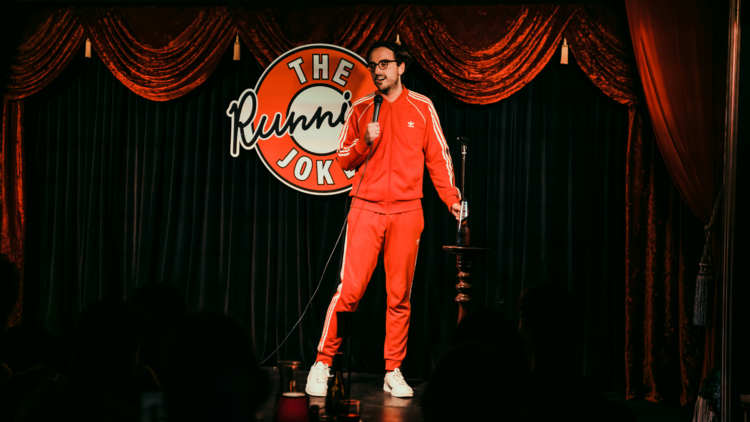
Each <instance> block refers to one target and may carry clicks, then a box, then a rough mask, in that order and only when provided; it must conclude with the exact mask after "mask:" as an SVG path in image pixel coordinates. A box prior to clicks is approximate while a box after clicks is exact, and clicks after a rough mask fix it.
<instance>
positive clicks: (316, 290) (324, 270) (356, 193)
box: [259, 139, 375, 366]
mask: <svg viewBox="0 0 750 422" xmlns="http://www.w3.org/2000/svg"><path fill="white" fill-rule="evenodd" d="M363 141H364V139H363ZM365 143H366V142H365ZM352 148H353V147H352ZM374 149H375V140H374V139H373V141H372V145H371V146H370V152H369V153H368V154H367V159H366V160H365V168H364V169H362V177H360V178H359V185H358V186H357V191H356V192H355V193H354V197H353V198H352V204H354V201H355V200H356V199H357V195H359V189H360V188H361V187H362V180H364V178H365V173H366V172H367V164H368V163H369V162H370V157H371V156H372V150H374ZM351 212H352V206H351V205H350V206H349V211H347V212H346V217H344V225H343V226H342V227H341V231H340V232H339V237H338V238H336V244H335V245H333V250H332V251H331V255H330V256H329V257H328V261H326V265H325V267H323V274H321V275H320V280H319V281H318V285H317V287H315V291H314V292H313V294H312V296H310V300H309V301H308V302H307V305H306V306H305V309H304V310H303V311H302V315H300V317H299V319H298V320H297V322H296V323H295V324H294V327H292V329H291V330H289V332H288V333H287V335H286V337H284V340H282V341H281V343H280V344H279V345H278V346H277V347H276V349H275V350H274V351H273V352H271V354H270V355H268V356H266V358H265V359H263V360H262V361H261V362H260V364H259V366H260V365H263V364H264V363H266V361H267V360H268V359H270V358H271V356H273V355H274V354H276V352H278V351H279V349H280V348H281V346H283V345H284V343H286V340H287V339H288V338H289V336H290V335H292V333H293V332H294V329H295V328H297V326H298V325H299V323H300V322H301V321H302V318H304V316H305V314H306V313H307V309H308V308H309V307H310V304H311V303H312V301H313V299H314V298H315V295H316V294H317V293H318V289H320V285H321V284H323V277H324V276H325V275H326V270H327V269H328V264H329V263H330V262H331V258H333V254H334V253H335V252H336V248H337V247H338V245H339V241H340V240H341V235H342V234H343V233H344V230H345V229H346V223H347V221H348V220H349V213H351ZM265 349H266V347H265V344H264V345H263V350H265ZM262 355H263V353H262V352H261V356H262Z"/></svg>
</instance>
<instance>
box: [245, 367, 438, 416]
mask: <svg viewBox="0 0 750 422" xmlns="http://www.w3.org/2000/svg"><path fill="white" fill-rule="evenodd" d="M264 369H265V370H267V371H269V375H270V376H271V392H272V394H271V397H269V398H268V401H267V402H266V403H265V404H264V405H263V407H262V408H261V409H260V411H259V412H258V413H259V414H258V418H257V419H256V421H257V422H260V421H261V420H262V421H263V422H271V421H273V406H274V404H275V392H276V391H277V390H278V388H279V375H278V371H276V370H271V369H270V368H264ZM307 373H308V371H300V372H299V376H298V378H297V382H298V383H299V384H298V385H299V387H300V390H301V391H304V390H305V384H306V381H307ZM384 376H385V374H383V375H376V374H357V373H352V392H351V398H352V399H356V400H359V401H360V406H361V410H360V412H361V420H362V422H370V421H372V422H376V421H377V422H380V421H382V422H386V421H387V422H402V421H403V422H407V421H409V422H411V421H415V422H417V421H421V420H422V414H421V412H420V410H419V400H420V398H421V397H422V392H423V391H424V386H425V385H426V384H425V383H424V382H423V381H422V380H419V379H409V378H406V382H408V383H409V385H410V386H411V387H412V388H413V389H414V397H413V398H411V399H399V398H396V397H391V395H390V394H389V393H386V392H385V391H383V377H384ZM344 381H346V373H344ZM314 404H317V405H318V406H320V407H321V408H322V407H324V406H325V397H310V405H314ZM261 418H262V419H261Z"/></svg>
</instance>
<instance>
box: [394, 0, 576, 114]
mask: <svg viewBox="0 0 750 422" xmlns="http://www.w3.org/2000/svg"><path fill="white" fill-rule="evenodd" d="M575 10H576V8H575V6H571V5H531V6H500V5H496V6H411V7H410V9H409V13H408V14H407V16H406V17H405V18H404V22H403V23H402V25H401V30H400V33H401V36H402V39H403V41H404V42H405V43H406V45H408V46H409V47H410V49H411V53H412V55H413V56H414V58H415V59H416V61H417V62H419V64H420V65H422V67H423V68H424V69H426V70H427V71H428V72H429V73H430V75H431V76H432V77H433V78H434V79H435V80H436V81H438V82H439V83H440V84H441V85H442V86H444V87H445V88H446V89H448V91H450V92H451V94H453V95H454V96H455V97H456V98H458V99H459V100H461V101H464V102H467V103H471V104H490V103H494V102H497V101H500V100H502V99H503V98H507V97H509V96H510V95H512V94H513V93H515V92H516V91H518V90H519V89H521V88H523V87H524V86H525V85H526V84H527V83H529V81H531V80H532V79H534V78H535V77H536V75H537V74H538V73H539V72H541V70H542V69H543V68H544V66H545V65H546V64H547V62H548V61H549V59H550V57H552V55H553V54H554V53H555V50H556V48H557V46H558V45H559V43H560V41H561V40H562V31H563V30H564V29H565V26H566V25H567V24H568V20H570V18H571V17H572V16H573V14H574V13H575Z"/></svg>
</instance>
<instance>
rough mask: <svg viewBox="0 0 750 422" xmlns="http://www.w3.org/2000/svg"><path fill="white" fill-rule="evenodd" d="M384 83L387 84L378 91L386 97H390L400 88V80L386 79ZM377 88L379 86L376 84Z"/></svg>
mask: <svg viewBox="0 0 750 422" xmlns="http://www.w3.org/2000/svg"><path fill="white" fill-rule="evenodd" d="M383 82H385V84H383V85H382V88H381V87H378V90H379V91H380V92H381V93H382V94H384V95H388V94H390V93H391V92H393V91H394V90H395V89H396V88H398V79H389V78H387V77H386V78H385V80H384V81H383ZM375 86H378V85H377V84H376V85H375Z"/></svg>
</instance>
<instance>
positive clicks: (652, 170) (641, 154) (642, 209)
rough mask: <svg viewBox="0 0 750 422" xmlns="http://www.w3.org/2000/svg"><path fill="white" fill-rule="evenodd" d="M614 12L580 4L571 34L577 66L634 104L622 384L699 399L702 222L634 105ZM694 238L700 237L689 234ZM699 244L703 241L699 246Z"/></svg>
mask: <svg viewBox="0 0 750 422" xmlns="http://www.w3.org/2000/svg"><path fill="white" fill-rule="evenodd" d="M619 24H620V22H618V20H617V16H615V15H614V14H612V13H611V9H609V8H602V7H581V8H580V10H579V13H578V14H577V15H576V16H575V17H574V18H573V19H572V20H571V22H570V24H569V26H568V29H567V31H566V35H567V36H568V42H569V44H570V47H571V51H572V52H573V54H574V55H575V57H576V60H577V62H578V64H579V66H580V67H581V68H582V69H583V71H584V72H585V73H586V74H587V75H588V76H589V78H590V79H591V81H592V82H593V83H594V84H595V85H596V86H598V87H599V88H600V89H601V90H602V91H603V92H604V93H606V94H607V95H608V96H609V97H610V98H612V99H614V100H616V101H618V102H620V103H621V104H625V105H628V106H629V107H630V119H629V125H628V132H629V134H628V135H629V136H628V154H627V156H628V162H627V170H626V171H627V174H626V178H627V179H626V180H627V182H626V214H625V216H626V219H627V221H626V227H627V232H626V234H625V242H626V245H625V254H626V256H625V271H626V274H625V297H626V303H625V318H626V320H625V362H626V369H625V371H626V372H625V379H626V397H627V398H628V399H631V400H632V399H643V398H645V399H647V400H649V401H655V402H659V401H664V400H667V401H674V400H677V399H679V401H680V402H681V403H682V404H683V405H684V404H687V403H689V402H690V401H692V400H693V399H695V397H696V396H697V392H698V387H699V384H700V376H701V371H700V370H701V353H702V350H701V349H702V343H701V341H702V333H701V331H700V330H699V329H698V328H697V327H695V326H694V325H693V323H692V309H693V307H692V304H693V300H694V294H695V275H696V274H695V270H694V269H695V268H696V267H697V262H698V261H697V259H698V257H696V254H697V253H699V252H700V246H701V245H700V222H699V221H697V219H696V218H695V217H693V216H691V215H689V214H690V213H689V212H688V211H687V207H686V206H685V204H684V202H683V201H682V200H681V198H680V197H679V195H678V194H677V191H676V189H675V185H674V183H673V182H672V180H671V179H670V177H669V175H668V174H667V172H666V168H665V166H664V162H663V159H662V158H661V155H660V154H659V152H658V151H657V150H656V143H655V140H654V132H653V129H652V125H651V124H650V121H649V120H648V117H647V116H648V113H644V110H642V105H639V104H638V103H637V95H636V91H637V87H638V85H637V84H636V81H635V80H634V77H635V75H636V72H635V68H636V63H635V61H634V59H633V57H632V53H631V52H632V51H633V50H632V48H631V46H630V45H628V44H626V43H624V42H623V41H622V40H625V39H627V37H626V36H624V35H623V34H622V32H624V31H626V30H627V29H625V28H620V25H619ZM691 233H693V234H695V235H697V237H696V236H690V234H691ZM696 239H697V240H698V242H696Z"/></svg>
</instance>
